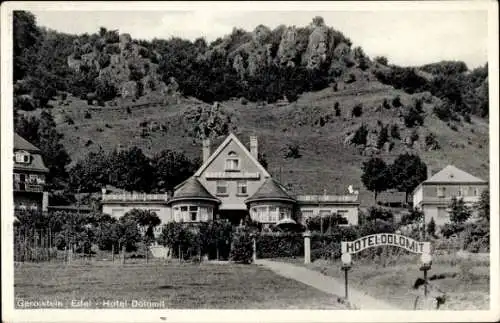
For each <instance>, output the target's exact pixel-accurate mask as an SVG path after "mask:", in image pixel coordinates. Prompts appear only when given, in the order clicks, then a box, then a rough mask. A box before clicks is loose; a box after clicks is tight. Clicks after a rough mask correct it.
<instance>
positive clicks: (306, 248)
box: [304, 231, 311, 264]
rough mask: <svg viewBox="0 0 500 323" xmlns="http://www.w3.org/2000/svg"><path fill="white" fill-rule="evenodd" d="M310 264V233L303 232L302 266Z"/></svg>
mask: <svg viewBox="0 0 500 323" xmlns="http://www.w3.org/2000/svg"><path fill="white" fill-rule="evenodd" d="M310 263H311V232H309V231H306V232H304V264H310Z"/></svg>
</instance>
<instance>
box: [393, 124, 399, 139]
mask: <svg viewBox="0 0 500 323" xmlns="http://www.w3.org/2000/svg"><path fill="white" fill-rule="evenodd" d="M391 137H392V138H394V139H401V135H400V134H399V127H398V125H397V124H395V123H394V124H393V125H392V126H391Z"/></svg>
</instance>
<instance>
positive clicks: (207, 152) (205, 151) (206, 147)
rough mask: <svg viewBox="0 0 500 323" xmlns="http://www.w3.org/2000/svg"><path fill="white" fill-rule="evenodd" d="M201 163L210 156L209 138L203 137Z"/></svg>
mask: <svg viewBox="0 0 500 323" xmlns="http://www.w3.org/2000/svg"><path fill="white" fill-rule="evenodd" d="M202 152H203V164H204V163H206V162H207V160H208V158H209V157H210V139H203V149H202Z"/></svg>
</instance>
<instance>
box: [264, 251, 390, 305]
mask: <svg viewBox="0 0 500 323" xmlns="http://www.w3.org/2000/svg"><path fill="white" fill-rule="evenodd" d="M256 264H257V265H262V266H264V267H266V268H268V269H271V270H272V271H274V272H275V273H277V274H278V275H281V276H283V277H287V278H291V279H294V280H296V281H299V282H301V283H304V284H306V285H309V286H312V287H314V288H316V289H319V290H321V291H323V292H326V293H329V294H333V295H336V296H341V297H343V296H344V293H345V292H344V291H345V287H344V282H343V281H339V280H338V279H336V278H333V277H329V276H326V275H323V274H322V273H319V272H317V271H314V270H311V269H307V268H304V267H302V266H297V265H294V264H290V263H285V262H278V261H272V260H268V259H258V260H257V262H256ZM348 293H349V295H348V296H349V302H350V303H351V304H353V305H354V306H355V307H356V308H357V309H363V310H398V308H397V307H395V306H394V305H392V304H388V303H386V302H384V301H382V300H379V299H376V298H374V297H371V296H369V295H367V294H366V293H365V292H363V291H360V290H356V289H354V288H352V287H351V286H349V291H348Z"/></svg>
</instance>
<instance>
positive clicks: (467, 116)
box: [464, 114, 472, 123]
mask: <svg viewBox="0 0 500 323" xmlns="http://www.w3.org/2000/svg"><path fill="white" fill-rule="evenodd" d="M464 121H465V122H467V123H472V121H471V119H470V114H464Z"/></svg>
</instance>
